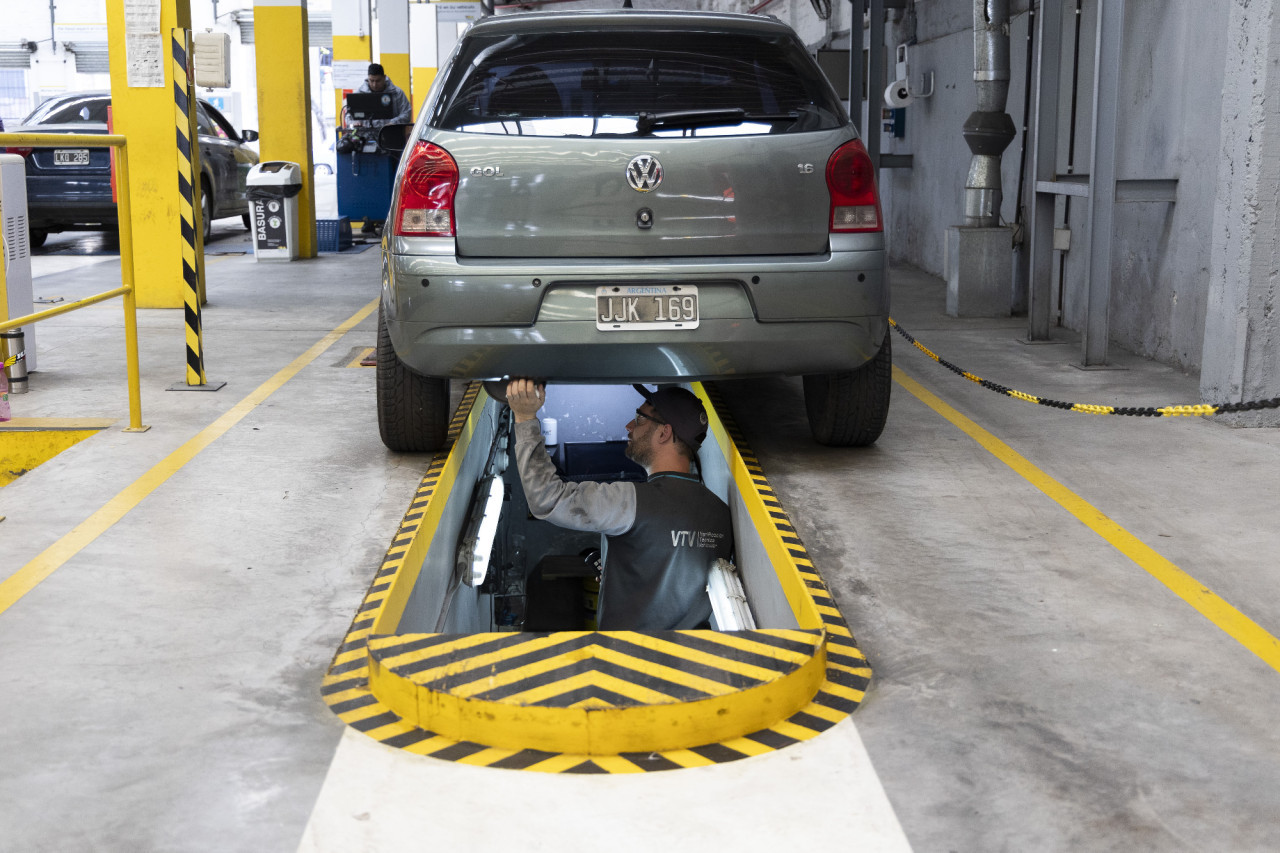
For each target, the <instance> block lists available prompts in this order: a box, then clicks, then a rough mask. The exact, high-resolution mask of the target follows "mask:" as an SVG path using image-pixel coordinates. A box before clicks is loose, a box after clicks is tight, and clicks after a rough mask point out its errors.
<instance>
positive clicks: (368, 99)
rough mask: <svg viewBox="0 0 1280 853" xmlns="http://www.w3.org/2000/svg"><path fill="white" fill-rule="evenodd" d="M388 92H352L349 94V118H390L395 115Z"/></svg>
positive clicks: (363, 119) (359, 119)
mask: <svg viewBox="0 0 1280 853" xmlns="http://www.w3.org/2000/svg"><path fill="white" fill-rule="evenodd" d="M395 114H396V113H395V108H394V107H393V106H392V101H391V94H390V93H388V92H352V93H351V94H350V95H347V118H349V119H355V120H357V121H369V120H371V119H389V118H392V117H394V116H395Z"/></svg>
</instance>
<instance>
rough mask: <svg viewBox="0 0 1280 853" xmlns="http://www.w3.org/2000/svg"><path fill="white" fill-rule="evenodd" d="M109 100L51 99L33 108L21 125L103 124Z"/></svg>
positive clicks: (98, 98)
mask: <svg viewBox="0 0 1280 853" xmlns="http://www.w3.org/2000/svg"><path fill="white" fill-rule="evenodd" d="M109 106H111V99H110V98H106V97H102V96H100V95H98V96H90V97H80V98H70V99H62V98H52V99H50V100H48V101H45V102H44V103H43V104H41V105H40V106H38V107H36V108H35V111H34V112H32V113H31V115H29V116H27V117H26V119H24V120H23V124H85V123H92V122H97V123H105V122H106V120H107V107H109Z"/></svg>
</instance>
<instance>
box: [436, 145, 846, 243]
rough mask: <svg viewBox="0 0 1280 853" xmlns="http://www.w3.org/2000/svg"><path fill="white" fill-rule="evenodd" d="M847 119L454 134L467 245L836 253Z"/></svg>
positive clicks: (461, 228) (461, 237)
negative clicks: (835, 196)
mask: <svg viewBox="0 0 1280 853" xmlns="http://www.w3.org/2000/svg"><path fill="white" fill-rule="evenodd" d="M850 138H852V132H851V131H850V130H848V129H846V128H840V129H837V130H829V131H817V132H813V133H799V134H791V133H788V134H763V135H756V136H741V135H740V136H720V137H713V136H707V137H701V136H695V137H668V136H647V137H627V138H610V137H594V138H592V137H572V136H570V137H533V136H491V135H484V134H464V133H447V134H441V135H440V136H437V137H436V138H435V140H434V141H435V142H436V144H438V145H441V146H442V147H444V148H445V149H446V150H448V151H449V152H450V153H451V154H452V155H453V157H454V159H455V160H456V162H457V164H458V171H459V175H460V182H459V188H458V192H457V195H456V197H455V217H456V229H457V251H458V254H459V255H461V256H470V257H520V258H537V257H558V258H565V257H586V258H590V257H639V256H667V257H690V256H732V255H777V254H783V255H786V254H814V253H820V252H824V251H826V248H827V242H828V237H827V235H828V228H827V223H828V217H829V208H830V196H829V194H828V192H827V186H826V176H825V170H826V164H827V159H828V157H830V155H831V153H832V152H833V151H834V150H835V149H836V148H837V147H839V145H840V144H841V143H843V142H845V141H847V140H849V139H850Z"/></svg>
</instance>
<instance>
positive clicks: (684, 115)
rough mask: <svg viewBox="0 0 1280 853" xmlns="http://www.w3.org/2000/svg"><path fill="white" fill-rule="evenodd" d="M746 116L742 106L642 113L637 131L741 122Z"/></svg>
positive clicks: (637, 124)
mask: <svg viewBox="0 0 1280 853" xmlns="http://www.w3.org/2000/svg"><path fill="white" fill-rule="evenodd" d="M746 117H747V111H746V110H744V109H742V108H741V107H734V108H732V109H719V110H676V111H674V112H668V113H640V115H638V116H636V133H638V134H640V135H641V136H644V135H645V134H648V133H652V132H653V131H655V130H660V129H663V128H676V127H706V126H708V125H716V124H741V123H742V122H743V120H745V119H746Z"/></svg>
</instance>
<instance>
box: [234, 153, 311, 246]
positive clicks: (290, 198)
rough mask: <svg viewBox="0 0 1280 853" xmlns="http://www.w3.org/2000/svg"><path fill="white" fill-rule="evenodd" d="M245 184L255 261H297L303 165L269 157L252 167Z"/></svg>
mask: <svg viewBox="0 0 1280 853" xmlns="http://www.w3.org/2000/svg"><path fill="white" fill-rule="evenodd" d="M245 186H246V191H245V197H246V198H247V199H248V200H249V222H250V225H251V227H252V229H253V257H254V260H258V261H262V260H281V261H292V260H296V259H297V257H298V193H300V192H302V168H301V167H300V166H299V165H298V164H297V163H290V162H288V161H287V160H268V161H267V162H265V163H259V164H258V165H256V166H254V167H253V168H252V169H250V170H249V176H248V178H246V179H245Z"/></svg>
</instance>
